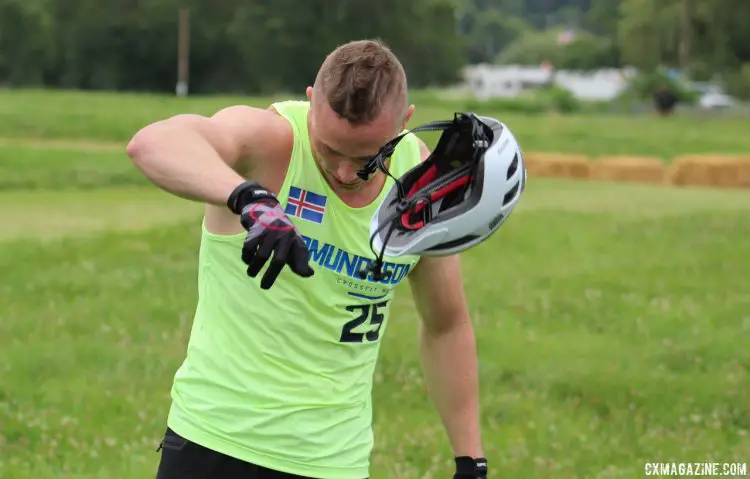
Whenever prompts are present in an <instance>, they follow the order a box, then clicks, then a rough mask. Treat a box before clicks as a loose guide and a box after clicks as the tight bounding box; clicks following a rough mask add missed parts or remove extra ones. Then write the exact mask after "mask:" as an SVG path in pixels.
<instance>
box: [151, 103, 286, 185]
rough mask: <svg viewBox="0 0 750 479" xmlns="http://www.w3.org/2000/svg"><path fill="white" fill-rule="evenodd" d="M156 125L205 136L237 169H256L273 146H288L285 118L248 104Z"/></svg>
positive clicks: (276, 147) (178, 117)
mask: <svg viewBox="0 0 750 479" xmlns="http://www.w3.org/2000/svg"><path fill="white" fill-rule="evenodd" d="M153 126H154V127H156V128H159V127H160V126H161V127H164V128H166V129H167V130H169V129H170V127H173V128H174V131H175V136H176V138H177V139H178V140H179V138H180V137H179V135H178V131H183V132H184V128H185V127H187V128H190V129H191V130H193V131H196V132H197V133H198V134H199V135H200V136H201V137H202V138H203V139H205V140H206V141H207V142H208V143H209V144H210V145H211V146H212V147H213V148H214V149H215V150H216V152H217V153H218V154H219V156H220V157H221V158H222V160H224V162H225V163H227V165H229V166H231V167H232V168H233V169H235V170H238V171H247V170H248V169H253V167H254V166H255V164H256V163H257V162H259V161H262V160H263V159H264V158H269V157H271V156H273V155H271V154H269V153H271V152H273V151H274V150H277V149H280V148H283V147H284V146H286V143H287V142H285V141H284V140H285V137H286V136H288V135H286V133H287V130H288V128H286V126H287V124H286V122H285V120H283V119H282V118H281V117H279V116H278V115H277V114H276V113H274V112H273V111H271V110H265V109H260V108H255V107H250V106H245V105H235V106H230V107H226V108H223V109H221V110H219V111H217V112H216V113H214V114H213V115H212V116H202V115H196V114H180V115H175V116H173V117H171V118H169V119H167V120H164V121H161V122H157V123H155V124H154V125H153Z"/></svg>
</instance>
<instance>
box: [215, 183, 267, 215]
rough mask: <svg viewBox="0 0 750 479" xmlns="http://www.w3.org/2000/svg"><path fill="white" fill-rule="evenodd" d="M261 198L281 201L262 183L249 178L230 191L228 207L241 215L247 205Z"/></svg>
mask: <svg viewBox="0 0 750 479" xmlns="http://www.w3.org/2000/svg"><path fill="white" fill-rule="evenodd" d="M260 200H272V201H273V202H274V203H278V202H279V201H278V200H277V199H276V196H274V195H273V193H271V192H270V191H268V190H267V189H266V188H264V187H263V186H261V184H260V183H258V182H257V181H255V180H247V181H244V182H242V183H241V184H240V185H239V186H237V187H236V188H235V189H234V190H233V191H232V193H230V195H229V198H227V207H228V208H229V210H230V211H232V213H234V214H236V215H239V214H242V210H243V209H244V208H245V206H247V205H249V204H250V203H255V202H256V201H260Z"/></svg>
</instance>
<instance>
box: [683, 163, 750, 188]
mask: <svg viewBox="0 0 750 479" xmlns="http://www.w3.org/2000/svg"><path fill="white" fill-rule="evenodd" d="M668 181H669V183H671V184H673V185H676V186H711V187H716V188H750V156H729V155H690V156H683V157H680V158H676V159H675V160H674V162H673V163H672V166H671V167H670V169H669V173H668Z"/></svg>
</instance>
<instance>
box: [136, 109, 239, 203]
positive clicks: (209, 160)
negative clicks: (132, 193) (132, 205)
mask: <svg viewBox="0 0 750 479" xmlns="http://www.w3.org/2000/svg"><path fill="white" fill-rule="evenodd" d="M127 151H128V155H129V156H130V158H131V159H132V160H133V163H134V164H135V165H136V166H137V167H138V168H139V169H140V170H141V172H142V173H143V174H144V175H145V176H146V177H147V178H148V179H149V180H150V181H151V182H152V183H154V184H155V185H156V186H158V187H160V188H162V189H163V190H165V191H168V192H169V193H172V194H174V195H176V196H180V197H183V198H187V199H190V200H194V201H201V202H205V203H210V204H213V205H217V206H222V205H224V204H226V201H227V198H228V197H229V194H230V193H231V192H232V190H233V189H234V188H236V187H237V186H238V185H239V184H240V183H242V181H243V178H242V177H241V176H240V175H239V174H238V173H236V172H235V171H234V170H233V169H232V168H231V167H230V166H229V165H227V164H226V163H225V162H224V161H223V160H222V158H221V157H220V156H219V154H218V153H217V151H216V150H215V149H214V148H213V147H212V146H211V144H210V143H209V142H208V141H207V140H206V139H204V138H203V137H202V136H201V135H200V134H199V133H198V132H197V131H192V130H191V129H190V128H188V127H187V126H184V125H170V124H158V125H153V126H151V127H147V128H145V129H144V130H142V131H141V132H139V133H138V134H136V136H135V137H134V138H133V140H131V142H130V143H129V144H128V150H127Z"/></svg>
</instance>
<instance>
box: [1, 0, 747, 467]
mask: <svg viewBox="0 0 750 479" xmlns="http://www.w3.org/2000/svg"><path fill="white" fill-rule="evenodd" d="M374 37H378V38H381V39H383V40H384V41H385V42H386V43H387V44H388V45H390V46H391V47H392V49H393V50H394V51H395V52H396V53H397V54H398V56H399V57H400V59H401V60H402V62H403V63H404V66H405V67H406V70H407V73H408V75H409V81H410V86H411V92H410V93H411V95H412V101H413V102H414V103H415V104H416V107H417V108H416V112H415V115H414V118H413V120H412V123H411V125H409V126H415V125H417V124H420V123H423V122H427V121H433V120H441V119H446V118H451V117H452V115H453V113H454V112H456V111H474V112H476V113H479V114H486V115H490V116H494V117H496V118H498V119H500V120H502V121H503V122H505V123H506V124H507V125H508V126H509V127H510V128H511V130H512V131H513V132H514V133H515V135H516V137H517V138H518V140H519V142H520V143H521V146H522V147H523V150H524V157H525V160H526V163H527V166H528V167H529V175H530V179H529V183H528V188H527V190H526V191H525V192H524V196H523V198H522V199H521V202H520V204H519V206H518V208H517V209H516V210H515V212H514V214H513V217H512V218H511V219H509V221H507V222H506V223H505V224H504V226H503V227H502V228H501V229H500V230H499V231H498V232H497V233H496V234H495V235H494V236H493V237H492V238H491V239H489V240H488V241H486V242H485V243H483V244H482V245H480V246H478V247H476V248H473V249H472V250H469V251H467V252H465V253H464V254H463V255H462V266H463V270H464V284H465V289H466V292H467V296H468V300H469V307H470V311H471V317H472V321H473V322H474V324H475V328H476V330H477V331H478V334H477V341H478V348H479V356H480V358H479V359H480V375H481V384H482V388H481V405H482V418H483V421H482V427H483V435H484V442H485V444H484V446H485V452H486V454H487V457H488V458H489V463H490V468H491V470H492V477H507V478H518V479H534V478H544V479H547V478H549V477H554V478H560V479H563V478H572V479H582V478H628V479H630V478H635V477H644V476H645V473H646V470H645V465H646V464H647V463H653V462H676V463H690V464H694V463H696V462H701V463H710V464H712V465H713V464H714V463H716V464H717V466H716V467H717V469H716V470H714V475H718V474H723V475H724V476H725V477H747V463H748V461H750V407H749V405H750V348H748V347H747V337H748V335H750V316H748V311H750V296H748V291H750V274H748V272H750V242H748V241H747V238H748V237H750V222H748V220H747V218H748V214H749V213H750V134H749V133H750V115H748V113H749V112H750V111H749V107H748V103H747V102H748V100H750V6H749V5H748V0H525V1H524V0H379V1H371V0H338V1H334V0H294V1H292V0H242V1H240V0H213V1H210V0H194V1H187V0H183V1H178V0H108V1H106V2H102V1H98V0H97V1H94V0H0V478H1V479H32V478H33V479H47V478H49V479H67V478H71V479H100V478H101V479H113V478H118V479H130V478H133V479H136V478H144V477H154V474H155V470H156V469H155V468H156V464H157V461H158V454H157V453H156V452H155V451H156V447H157V445H158V443H159V441H160V439H161V435H162V434H163V431H164V426H165V419H166V414H167V411H168V408H169V404H170V387H171V382H172V378H173V376H174V373H175V371H176V369H177V368H178V367H179V365H180V363H181V362H182V360H183V358H184V355H185V347H186V343H187V340H188V337H189V334H190V328H191V325H192V318H193V313H194V311H195V305H196V301H197V291H196V282H195V281H196V279H195V278H196V274H197V253H198V249H199V245H200V231H201V230H200V224H201V219H202V207H201V205H200V204H197V203H193V202H189V201H184V200H182V199H179V198H176V197H174V196H171V195H168V194H166V193H165V192H163V191H161V190H159V189H158V188H156V187H154V186H153V185H151V184H150V183H149V182H148V181H147V180H146V179H145V178H144V177H143V176H142V175H141V174H140V173H139V172H138V171H137V169H136V168H135V167H134V166H133V164H132V162H131V161H130V159H129V158H128V157H127V155H126V154H125V146H126V145H127V142H128V141H129V140H130V138H131V137H132V136H133V135H134V134H135V132H137V131H138V129H140V128H142V127H143V126H145V125H146V124H148V123H151V122H153V121H156V120H160V119H163V118H166V117H168V116H170V115H174V114H177V113H200V114H207V115H210V114H212V113H213V112H215V111H217V110H218V109H221V108H223V107H226V106H229V105H233V104H248V105H254V106H260V107H266V106H268V105H269V103H271V102H273V101H280V100H285V99H295V98H299V99H303V98H304V88H305V87H306V86H308V85H309V84H311V83H312V82H313V80H314V77H315V74H316V72H317V70H318V68H319V65H320V64H321V62H322V61H323V59H324V57H325V55H326V54H327V53H329V52H330V51H331V50H332V49H333V48H335V47H336V46H337V45H339V44H341V43H344V42H347V41H350V40H355V39H362V38H374ZM420 136H422V137H423V138H424V139H425V140H426V141H427V143H428V145H434V140H435V139H436V138H437V134H424V135H422V134H420ZM283 274H284V273H283V272H282V275H283ZM391 308H392V309H391V316H390V317H389V319H388V321H387V322H386V326H385V328H387V332H385V333H384V334H382V335H381V336H380V337H381V338H382V339H381V343H382V344H381V353H380V354H381V355H380V359H379V363H378V366H377V371H376V374H375V377H374V391H373V395H374V401H375V402H374V408H375V412H374V427H375V438H376V442H375V449H374V451H373V460H372V475H371V477H372V478H373V479H417V478H419V479H440V478H443V479H444V478H447V477H450V475H451V474H452V471H453V462H452V453H451V451H450V447H449V444H448V442H447V438H446V436H445V434H444V433H443V429H442V426H441V422H440V418H439V417H438V416H437V414H436V412H435V410H434V408H433V406H432V403H431V402H430V400H429V397H428V395H427V394H426V385H425V384H424V381H423V376H422V373H421V370H420V362H419V355H418V353H417V343H416V338H417V325H418V323H419V318H418V317H417V315H416V310H415V307H414V304H413V301H412V299H411V295H410V294H409V291H408V286H406V282H404V283H402V285H400V286H399V293H398V294H397V295H396V298H395V300H394V301H393V304H392V307H391ZM383 331H386V330H385V329H384V330H383ZM293 347H294V345H293V344H290V348H293ZM712 467H713V466H712ZM695 472H699V471H697V470H695V469H694V470H692V473H693V474H694V473H695Z"/></svg>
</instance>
